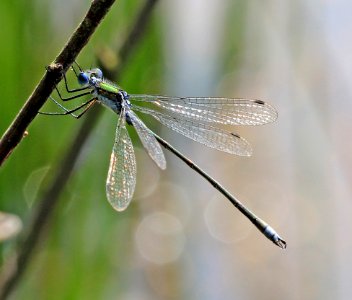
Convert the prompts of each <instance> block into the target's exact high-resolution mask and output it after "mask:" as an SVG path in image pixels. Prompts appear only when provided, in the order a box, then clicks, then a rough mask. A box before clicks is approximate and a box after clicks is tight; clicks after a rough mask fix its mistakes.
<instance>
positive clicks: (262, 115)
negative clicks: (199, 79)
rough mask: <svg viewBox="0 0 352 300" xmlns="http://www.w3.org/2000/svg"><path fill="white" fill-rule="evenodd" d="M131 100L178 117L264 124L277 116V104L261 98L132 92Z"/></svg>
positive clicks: (209, 121) (232, 123)
mask: <svg viewBox="0 0 352 300" xmlns="http://www.w3.org/2000/svg"><path fill="white" fill-rule="evenodd" d="M130 100H132V101H137V102H145V103H150V104H152V105H154V106H155V107H159V108H161V109H164V110H167V111H168V112H170V113H172V114H175V115H178V118H182V119H190V120H196V121H200V122H207V123H219V124H228V125H263V124H266V123H270V122H274V121H275V120H276V119H277V111H276V110H275V108H274V107H272V106H271V105H270V104H268V103H266V102H264V101H262V100H251V99H241V98H234V99H230V98H177V97H166V96H152V95H130Z"/></svg>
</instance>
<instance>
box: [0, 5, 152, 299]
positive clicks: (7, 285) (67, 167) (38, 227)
mask: <svg viewBox="0 0 352 300" xmlns="http://www.w3.org/2000/svg"><path fill="white" fill-rule="evenodd" d="M156 2H157V0H147V1H146V3H145V5H144V7H143V9H142V10H141V13H140V14H139V15H138V16H137V18H136V20H135V22H134V25H133V27H132V30H131V32H130V33H129V34H128V35H127V37H126V40H125V42H124V43H123V44H122V49H124V48H125V49H126V47H127V46H126V45H127V44H128V45H129V47H130V50H131V51H120V52H119V53H120V59H121V60H120V62H121V65H120V68H119V71H118V72H116V77H119V76H120V74H121V73H120V72H122V70H123V69H124V68H123V67H124V66H125V65H126V64H127V61H128V58H129V56H130V55H131V53H132V50H133V49H135V48H136V46H137V45H138V43H139V42H140V41H141V38H142V35H143V34H142V33H143V32H144V31H145V27H146V24H147V22H148V21H149V18H150V14H151V11H152V10H151V9H148V10H146V7H149V8H152V7H153V6H154V4H155V3H156ZM151 3H153V4H152V5H151ZM141 20H143V22H142V21H141ZM131 35H133V36H134V38H132V37H131ZM100 112H101V109H100V107H99V106H97V107H96V108H95V109H94V110H92V111H91V112H90V113H89V114H87V116H86V118H84V121H83V123H82V125H81V126H80V129H79V130H78V132H77V134H76V135H75V136H74V137H73V139H72V142H71V146H70V147H69V148H68V149H69V150H68V151H67V153H66V154H65V155H64V159H63V162H62V163H60V164H59V166H60V167H58V171H57V172H54V173H55V174H56V177H55V178H54V179H53V180H52V184H51V185H50V187H49V188H48V189H47V192H46V193H45V194H44V196H43V197H42V199H40V201H39V203H40V204H39V206H38V207H37V208H36V213H35V214H34V216H33V221H32V223H31V225H30V226H29V230H28V233H27V234H26V235H25V237H24V239H23V243H22V244H21V245H20V247H19V248H18V252H19V253H18V257H17V259H16V261H15V263H14V265H15V266H14V267H12V266H10V269H7V270H4V271H3V274H2V287H3V288H2V290H1V292H0V300H3V299H6V298H7V296H9V294H10V293H11V292H12V291H13V290H14V288H15V286H16V285H17V284H18V282H19V280H20V278H21V277H22V275H23V274H24V272H25V271H26V269H27V266H28V263H29V262H30V259H31V257H32V255H33V251H34V250H35V247H36V246H37V244H38V242H39V241H40V239H41V238H42V236H43V232H44V229H45V225H46V224H47V222H48V220H49V217H50V215H51V214H52V212H53V211H54V209H55V207H56V205H57V203H58V200H59V196H60V194H61V192H62V190H63V188H64V186H65V184H66V183H67V181H68V180H69V178H70V175H71V174H72V171H73V169H74V166H75V163H76V161H77V159H78V157H79V154H80V152H81V150H82V148H83V146H84V144H85V142H86V141H87V139H88V138H89V136H90V134H91V131H92V128H93V127H94V125H95V123H96V121H97V119H98V117H99V115H100ZM42 240H43V239H42Z"/></svg>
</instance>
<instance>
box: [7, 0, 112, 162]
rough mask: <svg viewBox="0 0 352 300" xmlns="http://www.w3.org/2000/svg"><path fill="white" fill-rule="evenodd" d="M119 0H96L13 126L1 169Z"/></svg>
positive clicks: (8, 136)
mask: <svg viewBox="0 0 352 300" xmlns="http://www.w3.org/2000/svg"><path fill="white" fill-rule="evenodd" d="M114 2H115V0H93V1H92V4H91V6H90V8H89V10H88V12H87V14H86V16H85V17H84V19H83V21H82V22H81V24H80V25H79V26H78V27H77V29H76V30H75V32H74V33H73V35H72V36H71V38H70V39H69V41H68V42H67V44H66V45H65V47H64V48H63V49H62V51H61V52H60V54H59V55H58V56H57V57H56V59H55V61H54V62H53V63H52V64H50V65H49V66H48V67H47V71H46V72H45V74H44V76H43V77H42V79H41V80H40V82H39V84H38V85H37V86H36V88H35V89H34V91H33V93H32V95H31V96H30V97H29V98H28V100H27V101H26V103H25V104H24V106H23V107H22V109H21V110H20V112H19V113H18V115H17V116H16V118H15V119H14V121H13V122H12V124H11V125H10V127H9V128H8V129H7V130H6V132H5V134H4V135H3V136H2V138H1V140H0V166H1V165H2V163H3V162H4V161H5V159H6V158H7V157H8V156H9V155H10V154H11V153H12V151H13V149H14V148H15V147H16V146H17V144H18V143H19V142H20V141H21V139H22V137H23V135H24V134H25V131H26V128H27V127H28V126H29V124H30V123H31V122H32V121H33V119H34V118H35V116H36V115H37V113H38V110H39V109H40V108H41V107H42V106H43V104H44V103H45V101H46V99H47V98H48V97H49V95H50V94H51V93H52V91H53V89H54V88H55V86H56V85H57V84H58V83H59V81H60V80H61V77H62V74H63V72H66V70H67V69H68V67H69V66H70V65H71V64H72V63H73V61H74V60H75V59H76V57H77V55H78V54H79V52H80V51H81V50H82V48H83V47H84V46H85V45H86V44H87V42H88V41H89V38H90V37H91V36H92V34H93V33H94V31H95V29H96V28H97V26H98V25H99V23H100V22H101V21H102V20H103V18H104V17H105V15H106V14H107V12H108V11H109V9H110V7H111V6H112V5H113V4H114Z"/></svg>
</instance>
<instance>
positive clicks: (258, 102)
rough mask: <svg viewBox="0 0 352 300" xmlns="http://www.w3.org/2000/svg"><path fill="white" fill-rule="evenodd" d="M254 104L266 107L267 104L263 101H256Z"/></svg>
mask: <svg viewBox="0 0 352 300" xmlns="http://www.w3.org/2000/svg"><path fill="white" fill-rule="evenodd" d="M254 103H257V104H260V105H264V104H265V102H264V101H262V100H254Z"/></svg>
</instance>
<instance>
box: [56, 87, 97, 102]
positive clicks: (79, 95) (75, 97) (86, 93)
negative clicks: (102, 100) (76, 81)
mask: <svg viewBox="0 0 352 300" xmlns="http://www.w3.org/2000/svg"><path fill="white" fill-rule="evenodd" d="M88 88H89V87H88ZM55 89H56V92H57V94H58V95H59V97H60V99H61V100H62V101H70V100H73V99H77V98H80V97H83V96H87V95H91V91H89V92H84V93H81V94H78V95H74V96H71V97H68V98H64V97H62V96H61V93H60V91H59V89H58V88H57V86H56V87H55ZM71 92H72V91H71Z"/></svg>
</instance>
